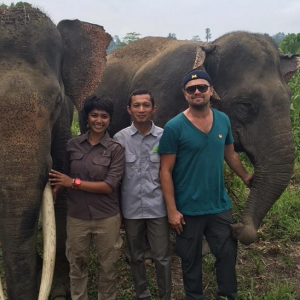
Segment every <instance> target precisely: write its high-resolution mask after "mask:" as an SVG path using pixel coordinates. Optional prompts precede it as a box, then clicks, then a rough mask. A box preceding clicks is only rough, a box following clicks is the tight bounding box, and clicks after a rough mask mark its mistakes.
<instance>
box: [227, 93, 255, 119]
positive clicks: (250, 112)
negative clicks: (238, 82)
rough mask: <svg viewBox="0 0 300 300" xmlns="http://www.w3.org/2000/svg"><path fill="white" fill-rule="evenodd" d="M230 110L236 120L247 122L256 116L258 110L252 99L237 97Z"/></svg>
mask: <svg viewBox="0 0 300 300" xmlns="http://www.w3.org/2000/svg"><path fill="white" fill-rule="evenodd" d="M232 111H233V113H234V116H235V117H236V118H237V119H238V120H240V121H241V122H245V123H249V122H251V121H253V120H254V119H255V118H256V116H257V114H258V111H259V110H258V107H257V106H256V104H255V103H254V102H253V101H252V100H249V99H239V100H237V101H235V102H234V104H233V109H232Z"/></svg>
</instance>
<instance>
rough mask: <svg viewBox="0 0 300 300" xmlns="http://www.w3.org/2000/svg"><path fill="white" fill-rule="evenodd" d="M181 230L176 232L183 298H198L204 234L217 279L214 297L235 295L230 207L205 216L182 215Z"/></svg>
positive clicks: (200, 287) (229, 297)
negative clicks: (214, 258) (216, 289)
mask: <svg viewBox="0 0 300 300" xmlns="http://www.w3.org/2000/svg"><path fill="white" fill-rule="evenodd" d="M184 220H185V223H186V224H185V225H184V227H183V232H182V233H181V234H180V235H177V236H176V252H177V254H178V255H179V256H180V258H181V260H182V271H183V282H184V289H185V295H186V296H185V300H201V299H204V298H203V291H202V239H203V235H204V236H205V238H206V240H207V242H208V245H209V247H210V250H211V252H212V254H213V255H214V256H215V257H216V262H215V268H216V275H217V282H218V293H217V295H218V296H217V298H216V299H217V300H221V299H228V300H232V299H235V298H236V295H237V280H236V273H235V264H236V256H237V241H236V240H235V239H233V238H232V237H231V232H230V226H229V224H231V223H232V217H231V213H230V211H226V212H222V213H219V214H213V215H204V216H186V215H185V216H184Z"/></svg>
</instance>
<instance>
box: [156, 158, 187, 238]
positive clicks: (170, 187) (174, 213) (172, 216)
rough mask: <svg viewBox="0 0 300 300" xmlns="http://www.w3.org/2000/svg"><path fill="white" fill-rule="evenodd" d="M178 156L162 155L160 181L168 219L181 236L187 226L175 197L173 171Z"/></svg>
mask: <svg viewBox="0 0 300 300" xmlns="http://www.w3.org/2000/svg"><path fill="white" fill-rule="evenodd" d="M175 160H176V154H161V158H160V180H161V186H162V191H163V196H164V199H165V202H166V206H167V211H168V219H169V223H170V225H171V226H172V228H173V229H174V230H175V231H176V232H177V233H178V234H180V233H181V232H182V230H183V228H182V225H184V224H185V222H184V219H183V215H182V214H181V213H180V212H179V211H178V210H177V208H176V203H175V196H174V183H173V178H172V171H173V168H174V165H175Z"/></svg>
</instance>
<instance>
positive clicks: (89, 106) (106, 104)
mask: <svg viewBox="0 0 300 300" xmlns="http://www.w3.org/2000/svg"><path fill="white" fill-rule="evenodd" d="M83 109H84V113H85V115H86V117H87V116H88V114H89V113H90V112H91V111H92V110H94V109H97V110H104V111H106V112H107V113H108V114H109V116H110V119H111V118H112V115H113V113H114V104H113V103H112V101H111V100H110V99H109V98H108V97H101V98H100V97H98V96H96V95H92V96H90V97H89V98H87V99H86V100H85V102H84V107H83Z"/></svg>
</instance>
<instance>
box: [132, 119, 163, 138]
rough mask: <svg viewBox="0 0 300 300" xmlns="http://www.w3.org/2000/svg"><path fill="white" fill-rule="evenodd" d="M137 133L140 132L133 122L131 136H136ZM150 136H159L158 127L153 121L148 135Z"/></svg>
mask: <svg viewBox="0 0 300 300" xmlns="http://www.w3.org/2000/svg"><path fill="white" fill-rule="evenodd" d="M137 132H139V131H138V130H137V128H136V127H135V126H134V124H133V122H132V123H131V126H130V134H131V135H135V134H136V133H137ZM148 134H152V135H153V136H157V135H158V134H157V129H156V127H155V125H154V122H153V121H152V120H151V130H150V132H149V133H147V134H146V135H148Z"/></svg>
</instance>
